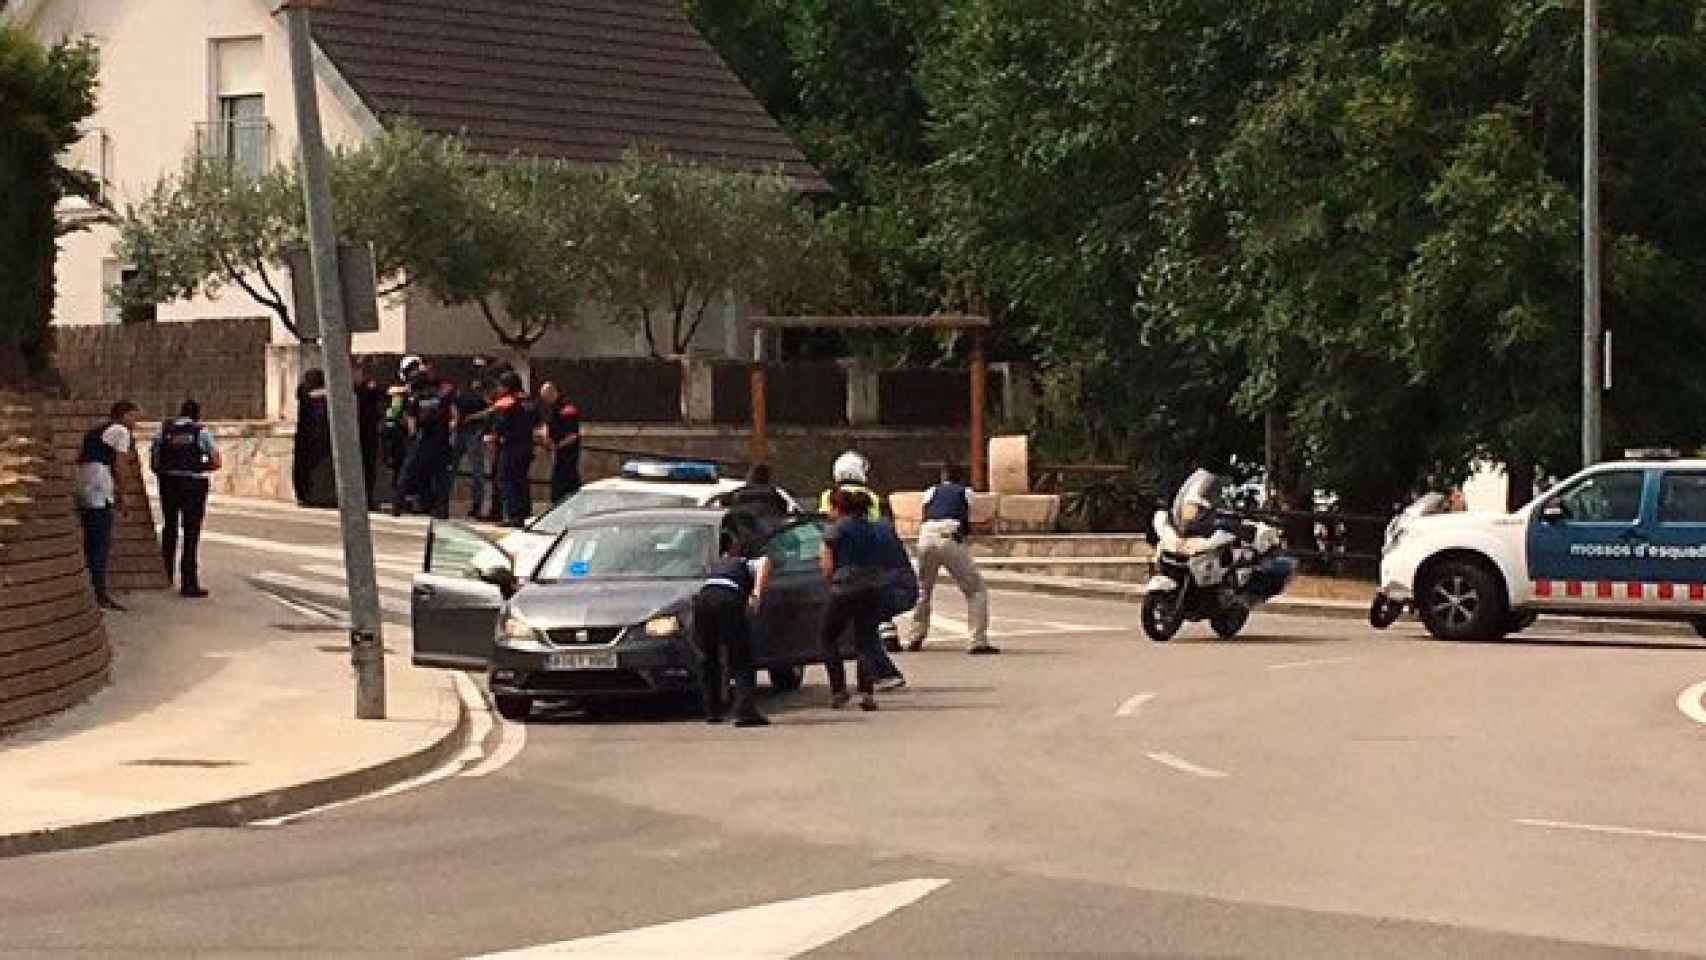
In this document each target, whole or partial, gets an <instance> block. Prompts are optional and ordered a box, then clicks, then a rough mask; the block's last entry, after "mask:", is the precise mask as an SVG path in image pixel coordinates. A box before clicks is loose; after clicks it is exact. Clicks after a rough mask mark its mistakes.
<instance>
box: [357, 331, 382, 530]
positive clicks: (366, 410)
mask: <svg viewBox="0 0 1706 960" xmlns="http://www.w3.org/2000/svg"><path fill="white" fill-rule="evenodd" d="M352 372H353V373H354V377H352V379H353V380H354V382H355V422H356V426H357V429H359V430H360V432H361V476H362V479H363V480H365V481H366V482H367V507H368V509H370V510H371V509H373V508H375V507H377V506H378V505H379V491H378V489H377V487H376V484H377V483H378V480H379V426H380V424H381V423H382V422H383V421H384V419H385V388H384V387H381V386H380V385H379V384H378V383H377V382H376V381H375V380H374V379H373V378H372V377H370V376H368V375H367V370H366V369H365V368H364V367H362V366H361V365H360V364H355V365H354V370H353V371H352Z"/></svg>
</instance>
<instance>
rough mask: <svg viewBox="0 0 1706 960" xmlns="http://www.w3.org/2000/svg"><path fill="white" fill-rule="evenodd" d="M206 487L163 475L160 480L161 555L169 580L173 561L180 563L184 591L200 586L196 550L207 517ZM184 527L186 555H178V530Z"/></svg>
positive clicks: (200, 480) (202, 481) (187, 478)
mask: <svg viewBox="0 0 1706 960" xmlns="http://www.w3.org/2000/svg"><path fill="white" fill-rule="evenodd" d="M207 487H208V483H207V481H206V480H202V479H192V478H190V477H173V476H163V477H161V478H160V555H161V558H162V559H163V560H164V561H165V563H166V578H167V579H168V580H170V579H171V577H172V567H173V566H174V564H173V561H174V560H179V561H180V562H179V563H178V564H177V567H178V570H179V582H180V584H181V585H182V586H183V588H184V589H186V590H190V589H194V588H196V587H199V586H201V575H200V570H201V568H200V565H199V563H198V560H197V556H196V554H197V551H198V550H200V548H201V522H202V520H204V519H206V517H207ZM180 526H182V528H183V542H184V552H183V556H182V558H181V559H180V558H179V556H178V529H179V527H180Z"/></svg>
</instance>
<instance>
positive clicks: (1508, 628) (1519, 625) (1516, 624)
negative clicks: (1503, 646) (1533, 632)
mask: <svg viewBox="0 0 1706 960" xmlns="http://www.w3.org/2000/svg"><path fill="white" fill-rule="evenodd" d="M1539 619H1540V614H1538V613H1534V612H1532V611H1530V612H1527V613H1516V612H1513V613H1511V614H1510V615H1509V616H1508V617H1506V618H1505V633H1506V634H1512V633H1521V632H1523V631H1524V630H1527V629H1528V628H1529V627H1532V626H1534V621H1536V620H1539Z"/></svg>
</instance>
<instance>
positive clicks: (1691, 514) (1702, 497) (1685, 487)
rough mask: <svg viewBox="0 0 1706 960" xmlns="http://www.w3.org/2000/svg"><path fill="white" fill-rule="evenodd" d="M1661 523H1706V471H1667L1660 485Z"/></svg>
mask: <svg viewBox="0 0 1706 960" xmlns="http://www.w3.org/2000/svg"><path fill="white" fill-rule="evenodd" d="M1659 522H1660V523H1706V473H1667V474H1665V478H1664V482H1663V483H1661V484H1660V485H1659Z"/></svg>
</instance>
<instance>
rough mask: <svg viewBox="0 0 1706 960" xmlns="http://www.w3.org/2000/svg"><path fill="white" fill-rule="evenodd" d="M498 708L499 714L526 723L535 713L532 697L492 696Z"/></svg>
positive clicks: (506, 718) (507, 718)
mask: <svg viewBox="0 0 1706 960" xmlns="http://www.w3.org/2000/svg"><path fill="white" fill-rule="evenodd" d="M492 699H493V700H494V701H495V702H496V704H497V708H498V716H500V717H503V718H504V719H505V720H514V721H515V722H516V723H525V722H526V721H527V718H528V717H530V716H532V715H533V698H532V697H515V696H497V697H493V698H492Z"/></svg>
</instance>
